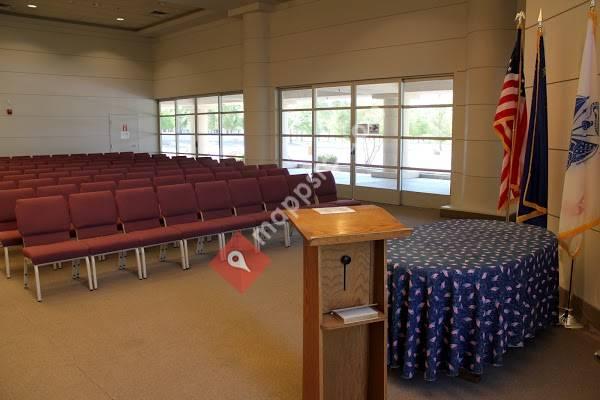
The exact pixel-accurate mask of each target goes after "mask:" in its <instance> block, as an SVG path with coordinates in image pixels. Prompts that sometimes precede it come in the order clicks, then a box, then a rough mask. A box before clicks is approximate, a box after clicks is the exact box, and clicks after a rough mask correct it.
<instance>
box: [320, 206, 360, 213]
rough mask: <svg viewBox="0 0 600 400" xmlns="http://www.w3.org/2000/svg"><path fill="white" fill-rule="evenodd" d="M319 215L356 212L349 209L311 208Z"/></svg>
mask: <svg viewBox="0 0 600 400" xmlns="http://www.w3.org/2000/svg"><path fill="white" fill-rule="evenodd" d="M313 210H315V211H316V212H318V213H319V214H343V213H351V212H356V210H354V209H352V208H350V207H324V208H313Z"/></svg>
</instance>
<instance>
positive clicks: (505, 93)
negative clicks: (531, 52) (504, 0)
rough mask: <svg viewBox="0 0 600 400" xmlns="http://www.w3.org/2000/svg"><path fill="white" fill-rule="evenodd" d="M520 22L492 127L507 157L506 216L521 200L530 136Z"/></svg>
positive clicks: (503, 180)
mask: <svg viewBox="0 0 600 400" xmlns="http://www.w3.org/2000/svg"><path fill="white" fill-rule="evenodd" d="M517 19H518V21H519V23H518V27H517V38H516V41H515V46H514V48H513V51H512V55H511V57H510V61H509V62H508V69H507V71H506V76H505V77H504V83H503V85H502V91H501V93H500V100H499V101H498V107H497V108H496V115H495V117H494V123H493V127H494V130H495V131H496V134H497V135H498V136H499V137H500V140H501V141H502V146H503V147H504V157H503V159H502V172H501V174H500V195H499V197H498V210H503V209H506V212H507V216H508V212H509V210H510V203H511V200H514V199H518V198H519V184H520V183H521V179H520V178H521V175H522V169H523V160H524V153H523V146H524V144H525V136H526V135H527V102H526V100H525V76H524V74H523V47H522V37H523V19H524V15H523V13H522V12H520V13H519V14H517Z"/></svg>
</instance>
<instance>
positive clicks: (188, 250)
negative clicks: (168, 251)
mask: <svg viewBox="0 0 600 400" xmlns="http://www.w3.org/2000/svg"><path fill="white" fill-rule="evenodd" d="M183 250H184V251H185V261H186V262H187V268H188V269H189V268H190V267H191V263H190V249H189V248H188V242H187V239H186V240H184V241H183Z"/></svg>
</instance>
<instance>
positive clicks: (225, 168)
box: [211, 164, 236, 173]
mask: <svg viewBox="0 0 600 400" xmlns="http://www.w3.org/2000/svg"><path fill="white" fill-rule="evenodd" d="M211 170H212V172H213V173H216V172H232V171H236V169H235V168H233V167H230V166H227V165H225V166H223V165H220V164H219V165H217V166H215V167H212V168H211Z"/></svg>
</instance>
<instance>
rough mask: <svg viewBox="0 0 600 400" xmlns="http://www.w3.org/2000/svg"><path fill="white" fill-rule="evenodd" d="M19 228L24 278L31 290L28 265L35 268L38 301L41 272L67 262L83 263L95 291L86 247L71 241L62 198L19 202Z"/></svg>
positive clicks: (39, 299)
mask: <svg viewBox="0 0 600 400" xmlns="http://www.w3.org/2000/svg"><path fill="white" fill-rule="evenodd" d="M15 213H16V216H17V227H18V229H19V232H21V235H22V236H23V246H24V247H23V256H24V259H25V263H24V268H23V276H24V283H25V287H27V286H28V281H29V276H28V272H27V269H28V265H29V264H31V265H33V269H34V272H35V288H36V293H37V301H42V290H41V287H40V273H39V268H40V267H43V266H46V265H52V264H54V263H60V262H65V261H75V260H77V261H78V260H80V259H84V260H85V264H86V268H87V276H88V286H89V288H90V290H93V289H94V286H93V277H92V273H91V268H90V260H89V258H88V251H89V250H88V247H87V245H86V244H85V243H82V242H79V241H77V240H70V232H71V219H70V218H69V209H68V207H67V201H66V200H65V198H64V197H62V196H50V197H38V198H33V199H20V200H17V206H16V209H15Z"/></svg>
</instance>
